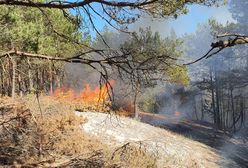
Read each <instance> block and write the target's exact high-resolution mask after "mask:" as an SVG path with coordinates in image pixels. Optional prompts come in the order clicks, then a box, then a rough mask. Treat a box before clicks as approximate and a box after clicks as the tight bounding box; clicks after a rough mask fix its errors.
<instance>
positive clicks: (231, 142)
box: [140, 113, 248, 168]
mask: <svg viewBox="0 0 248 168" xmlns="http://www.w3.org/2000/svg"><path fill="white" fill-rule="evenodd" d="M140 117H141V121H143V122H145V123H149V124H152V125H154V126H157V127H161V128H165V129H166V130H170V131H173V132H175V133H178V134H181V135H183V136H185V137H188V138H190V139H193V140H195V141H198V142H201V143H204V144H206V145H208V146H210V147H212V148H214V149H216V150H217V151H218V153H219V154H220V155H221V156H222V157H223V158H224V159H223V160H222V162H221V163H220V165H221V167H224V168H240V167H241V168H247V167H248V137H244V136H242V135H241V134H239V133H237V134H235V135H230V134H226V133H224V132H223V131H215V130H214V129H213V124H211V123H208V122H202V121H188V120H181V119H180V120H177V119H176V117H170V116H164V115H163V116H162V115H151V114H149V113H141V114H140Z"/></svg>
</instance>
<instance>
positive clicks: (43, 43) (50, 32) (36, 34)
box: [0, 6, 82, 57]
mask: <svg viewBox="0 0 248 168" xmlns="http://www.w3.org/2000/svg"><path fill="white" fill-rule="evenodd" d="M0 22H1V26H0V29H1V36H0V41H1V46H2V47H1V50H7V49H10V48H17V49H18V50H21V51H25V52H33V53H40V54H46V55H53V56H61V57H66V56H70V55H71V54H72V53H73V52H75V50H76V49H77V48H79V46H77V45H75V44H74V43H73V42H72V41H71V40H69V39H72V40H73V41H75V42H82V33H81V32H80V31H79V30H78V27H77V26H76V25H74V24H72V23H71V22H70V21H69V20H68V19H67V18H65V17H64V15H63V13H62V11H60V10H54V9H53V10H51V9H44V10H42V11H41V10H39V9H36V8H27V7H6V6H1V7H0ZM55 31H56V32H57V33H55ZM59 34H60V35H59ZM63 36H66V38H65V37H63Z"/></svg>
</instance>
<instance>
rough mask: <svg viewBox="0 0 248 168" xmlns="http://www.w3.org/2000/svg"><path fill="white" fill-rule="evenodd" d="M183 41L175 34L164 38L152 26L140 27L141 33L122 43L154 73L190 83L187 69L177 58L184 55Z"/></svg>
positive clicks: (173, 80)
mask: <svg viewBox="0 0 248 168" xmlns="http://www.w3.org/2000/svg"><path fill="white" fill-rule="evenodd" d="M181 44H182V41H181V40H180V39H178V38H176V36H175V35H174V34H172V35H171V37H166V38H165V39H162V38H161V37H160V35H159V33H158V32H155V33H152V31H151V29H150V28H147V29H145V30H144V29H140V31H139V33H138V34H136V35H135V37H133V38H132V39H130V40H129V41H127V42H125V43H124V44H123V45H122V48H124V49H125V50H127V51H130V52H131V54H132V55H133V59H134V60H135V62H142V64H141V66H142V67H143V68H147V69H148V68H151V69H152V68H153V73H156V74H161V75H162V76H163V77H165V78H167V79H169V81H171V82H176V83H180V84H183V85H187V84H188V80H189V79H188V75H187V69H186V67H184V66H181V65H179V63H178V61H177V59H178V58H179V57H180V56H181V55H182V51H181V50H180V49H179V46H180V45H181Z"/></svg>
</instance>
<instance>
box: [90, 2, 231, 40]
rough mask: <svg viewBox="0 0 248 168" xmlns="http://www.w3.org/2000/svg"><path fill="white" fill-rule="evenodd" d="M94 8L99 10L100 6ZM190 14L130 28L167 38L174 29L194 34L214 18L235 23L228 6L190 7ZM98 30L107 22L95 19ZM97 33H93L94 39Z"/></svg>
mask: <svg viewBox="0 0 248 168" xmlns="http://www.w3.org/2000/svg"><path fill="white" fill-rule="evenodd" d="M93 7H94V8H96V9H99V10H100V8H99V6H95V5H94V4H93ZM188 9H189V12H188V13H187V14H186V15H180V16H179V17H178V18H177V19H172V18H171V19H164V20H156V21H152V19H151V18H150V17H146V18H142V19H140V20H139V21H138V22H136V23H135V24H133V25H131V26H130V29H131V30H138V28H139V27H148V26H151V27H152V30H154V31H158V32H159V33H160V34H161V36H166V35H168V34H169V33H170V31H171V29H174V30H175V32H176V34H177V35H178V36H181V35H183V34H184V33H193V32H194V31H195V30H196V28H197V25H199V24H204V23H207V22H208V20H209V19H211V18H214V19H216V20H217V21H218V22H221V23H226V22H227V21H229V22H234V20H233V19H232V16H231V13H230V12H229V11H228V5H226V6H221V7H207V6H203V5H189V6H188ZM93 20H94V23H95V26H96V28H97V29H98V30H99V31H101V30H102V28H103V27H104V25H106V22H104V21H103V20H101V19H100V18H99V17H97V16H95V17H93ZM95 34H96V32H91V35H92V36H93V37H94V36H95Z"/></svg>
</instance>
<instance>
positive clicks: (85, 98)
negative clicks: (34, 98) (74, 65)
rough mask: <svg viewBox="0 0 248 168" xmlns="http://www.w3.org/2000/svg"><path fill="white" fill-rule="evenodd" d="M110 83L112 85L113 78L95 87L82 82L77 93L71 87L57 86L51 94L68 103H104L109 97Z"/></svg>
mask: <svg viewBox="0 0 248 168" xmlns="http://www.w3.org/2000/svg"><path fill="white" fill-rule="evenodd" d="M110 85H111V86H113V85H114V81H113V80H110V81H108V82H107V83H105V84H103V85H102V86H97V87H95V88H93V87H92V86H91V85H90V84H89V83H86V84H84V86H85V87H84V89H83V90H82V91H79V92H78V93H77V92H76V91H75V90H73V89H71V88H67V87H61V88H57V89H56V90H55V91H54V93H53V94H52V95H51V96H52V97H55V98H57V99H59V100H63V101H69V102H70V103H84V104H88V105H91V104H98V103H104V102H106V101H107V100H108V99H109V91H110Z"/></svg>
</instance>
